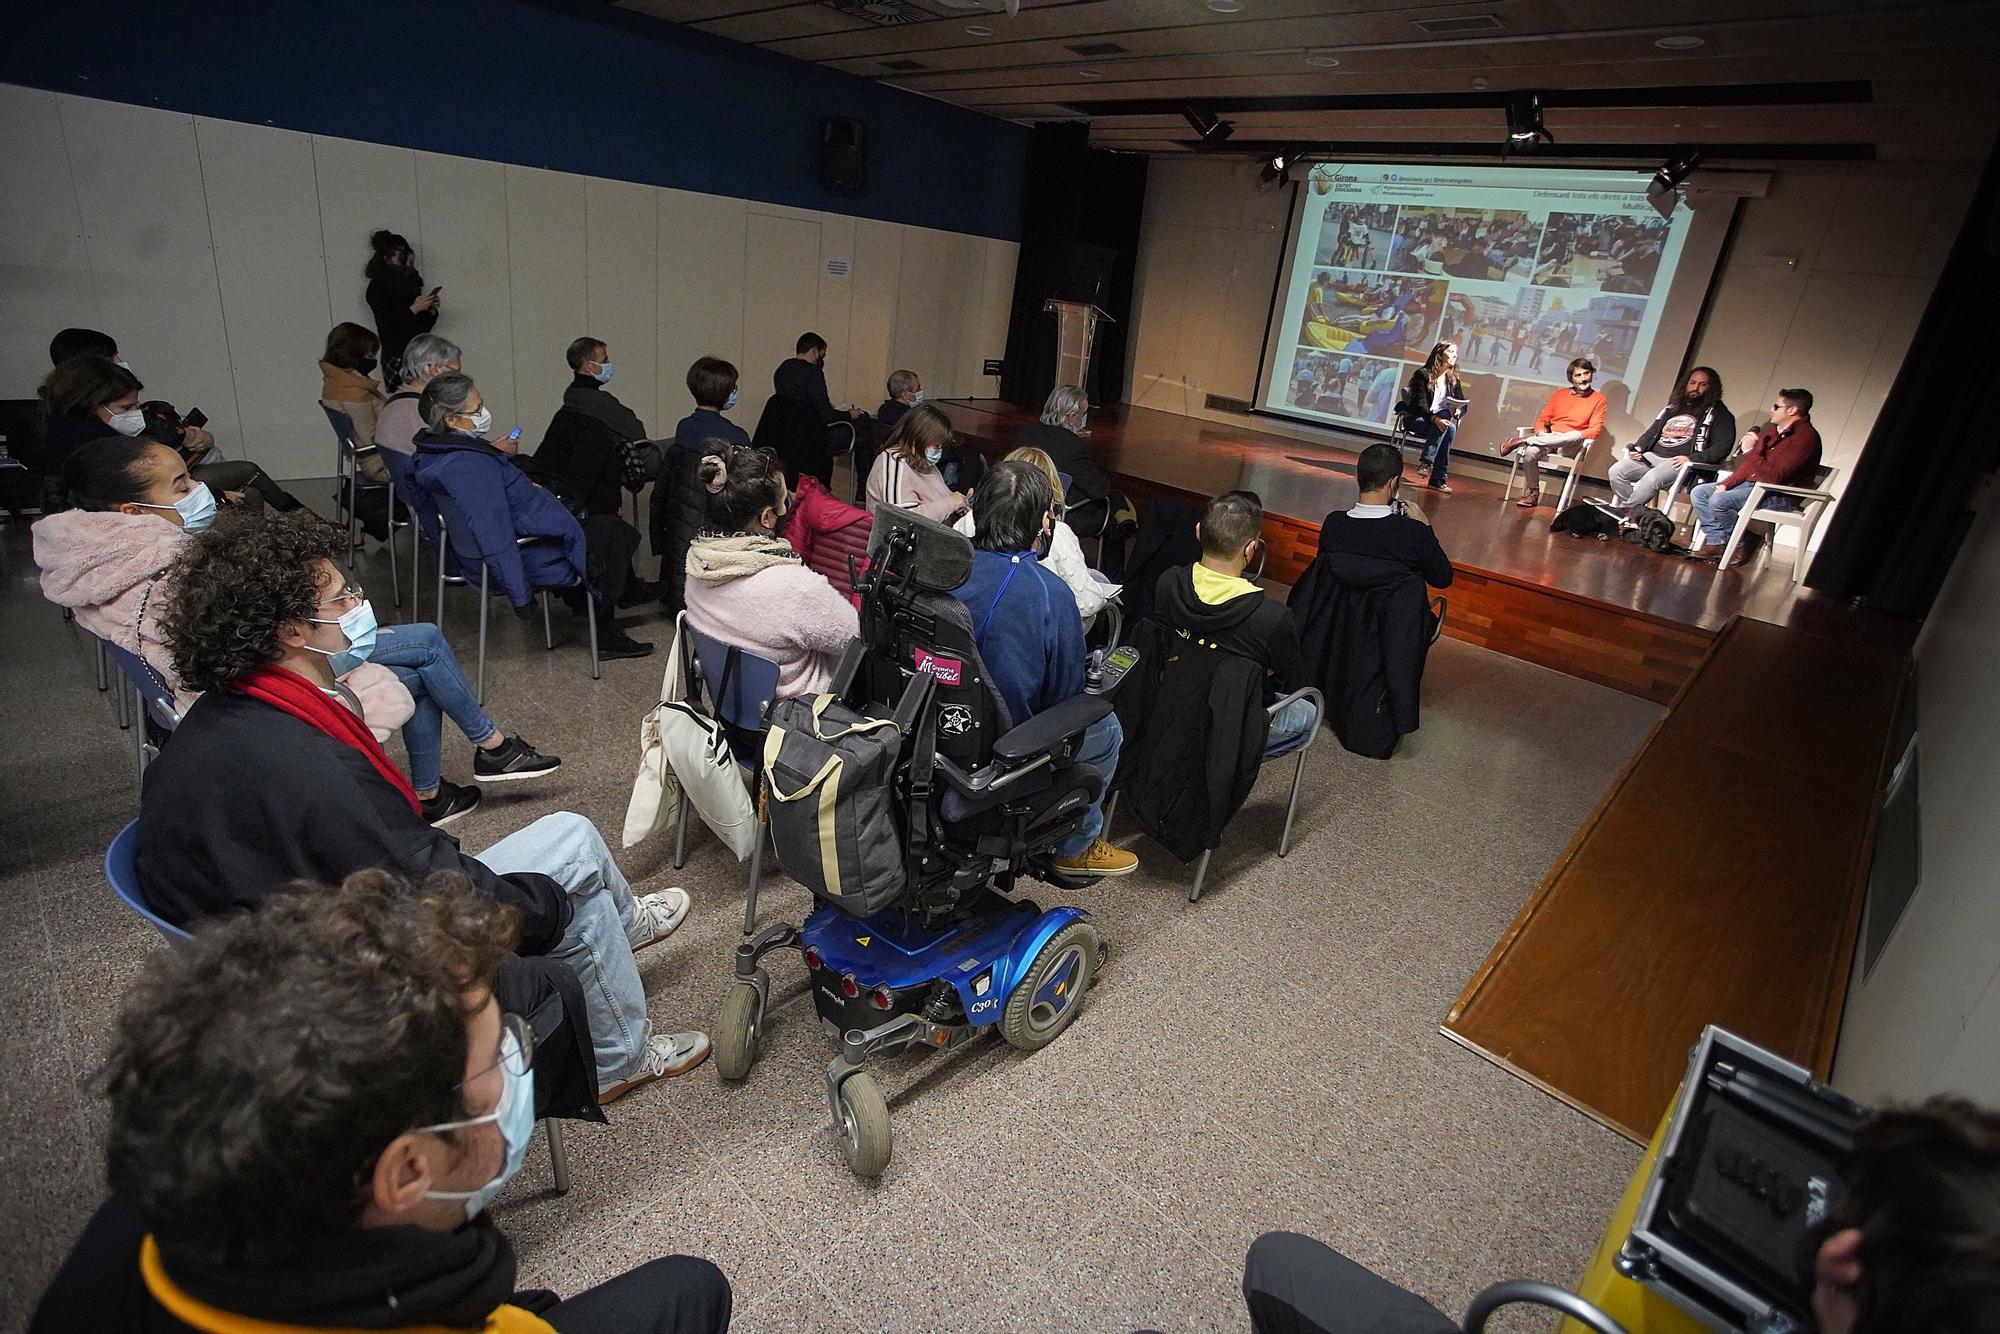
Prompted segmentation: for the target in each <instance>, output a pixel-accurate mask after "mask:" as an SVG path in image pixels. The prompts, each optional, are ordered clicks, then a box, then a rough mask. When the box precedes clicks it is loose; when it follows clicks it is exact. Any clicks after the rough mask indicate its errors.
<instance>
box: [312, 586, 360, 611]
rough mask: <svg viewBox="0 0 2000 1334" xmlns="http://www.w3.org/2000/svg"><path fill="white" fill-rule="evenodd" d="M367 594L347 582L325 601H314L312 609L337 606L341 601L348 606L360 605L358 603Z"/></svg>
mask: <svg viewBox="0 0 2000 1334" xmlns="http://www.w3.org/2000/svg"><path fill="white" fill-rule="evenodd" d="M367 596H368V595H367V594H365V593H363V592H362V591H361V590H360V589H358V588H356V587H355V586H354V585H353V584H348V585H347V586H345V587H344V588H342V589H341V590H340V592H339V593H337V594H335V595H334V596H333V597H330V598H327V599H326V600H325V601H323V602H319V603H316V604H314V608H313V609H314V610H315V611H317V610H318V609H319V608H321V607H338V606H339V605H340V604H341V603H343V602H345V603H347V604H348V605H350V606H357V607H358V606H360V605H361V603H362V602H363V600H365V599H366V597H367Z"/></svg>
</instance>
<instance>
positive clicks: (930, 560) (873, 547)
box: [868, 505, 972, 593]
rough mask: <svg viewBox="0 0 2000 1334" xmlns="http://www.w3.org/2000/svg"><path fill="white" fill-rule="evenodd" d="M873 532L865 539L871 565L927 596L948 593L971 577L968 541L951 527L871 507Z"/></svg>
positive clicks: (911, 514)
mask: <svg viewBox="0 0 2000 1334" xmlns="http://www.w3.org/2000/svg"><path fill="white" fill-rule="evenodd" d="M874 513H875V529H874V531H873V532H872V533H870V534H869V537H868V562H869V564H870V565H871V566H874V567H877V568H881V569H886V570H889V571H891V572H893V573H895V574H897V575H902V574H905V573H907V574H908V575H909V576H910V580H911V582H912V583H913V584H914V585H915V586H916V587H917V588H920V589H923V590H924V591H926V592H930V593H949V592H950V591H951V590H952V589H954V588H957V587H958V586H959V585H960V584H963V583H964V582H965V581H966V579H967V578H968V577H970V576H971V574H972V542H971V540H970V539H969V538H967V537H966V536H965V534H963V533H961V532H959V531H958V530H957V529H955V528H948V527H946V526H945V525H944V524H941V523H938V522H937V521H936V520H934V519H926V518H925V517H924V516H923V515H921V514H917V513H915V512H914V511H911V510H906V509H897V508H895V507H894V506H892V505H877V506H875V510H874Z"/></svg>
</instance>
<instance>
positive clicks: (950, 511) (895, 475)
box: [868, 403, 966, 523]
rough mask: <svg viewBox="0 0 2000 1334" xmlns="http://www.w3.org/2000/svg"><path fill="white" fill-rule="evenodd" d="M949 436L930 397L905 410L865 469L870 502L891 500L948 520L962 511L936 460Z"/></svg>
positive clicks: (946, 421)
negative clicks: (873, 461) (880, 450)
mask: <svg viewBox="0 0 2000 1334" xmlns="http://www.w3.org/2000/svg"><path fill="white" fill-rule="evenodd" d="M950 440H951V419H950V418H949V417H947V416H945V415H944V414H943V413H942V412H940V411H938V410H937V409H936V408H935V407H933V406H932V405H930V404H929V403H919V404H917V406H915V407H913V408H911V409H910V410H909V411H908V412H906V413H904V414H903V416H902V420H900V421H898V422H897V423H896V429H895V430H893V431H891V432H889V438H888V440H886V441H884V442H883V445H882V452H881V453H880V454H878V455H876V456H875V465H874V466H873V467H871V468H870V469H869V470H868V508H869V509H871V510H872V509H874V508H875V506H877V505H891V506H894V507H895V508H897V509H905V510H915V511H916V512H917V513H919V514H921V515H923V516H924V517H925V518H926V519H935V520H937V521H938V522H939V523H950V522H952V521H953V520H954V519H956V518H958V516H959V515H961V514H963V513H965V509H966V501H965V497H964V496H962V495H960V494H959V493H958V492H956V491H954V490H952V489H951V487H949V486H947V485H946V484H945V480H944V474H942V473H940V472H939V471H938V464H939V462H940V461H942V460H943V458H944V447H945V445H946V444H947V443H949V442H950Z"/></svg>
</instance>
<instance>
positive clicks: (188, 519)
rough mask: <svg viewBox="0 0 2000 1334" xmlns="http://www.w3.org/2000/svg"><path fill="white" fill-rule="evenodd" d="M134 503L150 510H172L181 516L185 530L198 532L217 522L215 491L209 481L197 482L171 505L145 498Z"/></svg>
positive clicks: (183, 529) (182, 528)
mask: <svg viewBox="0 0 2000 1334" xmlns="http://www.w3.org/2000/svg"><path fill="white" fill-rule="evenodd" d="M132 503H133V504H134V505H140V506H143V507H145V508H146V509H149V510H172V511H173V512H174V513H176V514H178V515H180V516H181V530H182V531H183V532H189V533H198V532H200V531H201V530H202V529H204V528H206V527H208V526H209V525H210V524H212V523H214V522H215V492H213V491H211V490H209V489H208V483H207V482H196V483H195V484H194V489H193V490H192V491H189V492H188V493H187V494H186V495H184V496H182V497H181V498H180V499H179V500H176V501H175V502H174V503H173V504H171V505H154V504H151V503H150V502H148V501H144V500H135V501H133V502H132Z"/></svg>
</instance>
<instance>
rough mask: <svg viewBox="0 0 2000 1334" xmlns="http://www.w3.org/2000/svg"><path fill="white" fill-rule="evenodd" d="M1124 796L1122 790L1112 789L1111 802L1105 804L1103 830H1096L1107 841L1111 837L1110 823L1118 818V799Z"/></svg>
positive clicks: (1123, 790)
mask: <svg viewBox="0 0 2000 1334" xmlns="http://www.w3.org/2000/svg"><path fill="white" fill-rule="evenodd" d="M1124 795H1125V789H1124V788H1113V789H1112V792H1111V800H1110V801H1108V802H1106V803H1105V806H1104V828H1102V829H1100V830H1098V831H1097V832H1098V833H1100V834H1102V835H1103V836H1104V837H1105V838H1107V839H1108V838H1110V837H1111V822H1112V821H1113V820H1115V819H1117V818H1118V798H1120V797H1122V796H1124Z"/></svg>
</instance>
